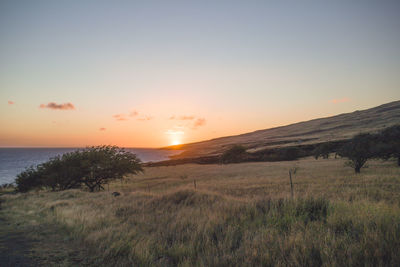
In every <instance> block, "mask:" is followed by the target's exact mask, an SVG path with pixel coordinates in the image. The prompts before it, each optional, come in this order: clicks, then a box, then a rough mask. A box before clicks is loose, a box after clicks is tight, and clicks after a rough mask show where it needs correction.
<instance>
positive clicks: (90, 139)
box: [0, 0, 400, 147]
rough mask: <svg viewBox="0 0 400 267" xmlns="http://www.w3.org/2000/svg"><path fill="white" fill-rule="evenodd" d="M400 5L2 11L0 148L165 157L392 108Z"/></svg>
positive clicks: (397, 91) (130, 5)
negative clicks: (107, 150)
mask: <svg viewBox="0 0 400 267" xmlns="http://www.w3.org/2000/svg"><path fill="white" fill-rule="evenodd" d="M399 14H400V1H379V0H377V1H348V0H347V1H234V0H231V1H94V0H93V1H86V0H82V1H80V0H76V1H56V0H51V1H41V0H36V1H31V0H29V1H15V0H10V1H5V0H0V100H1V101H0V125H1V126H0V146H1V147H10V146H17V147H20V146H28V147H32V146H34V147H37V146H47V147H68V146H73V147H77V146H86V145H100V144H113V145H119V146H124V147H160V146H167V145H170V144H178V143H187V142H194V141H201V140H205V139H210V138H215V137H221V136H226V135H234V134H240V133H245V132H249V131H254V130H259V129H266V128H270V127H274V126H280V125H286V124H290V123H293V122H299V121H304V120H309V119H313V118H318V117H326V116H331V115H336V114H339V113H344V112H351V111H354V110H357V109H358V110H360V109H366V108H371V107H374V106H377V105H380V104H384V103H387V102H390V101H395V100H400V15H399Z"/></svg>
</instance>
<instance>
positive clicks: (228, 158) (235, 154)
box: [221, 145, 247, 164]
mask: <svg viewBox="0 0 400 267" xmlns="http://www.w3.org/2000/svg"><path fill="white" fill-rule="evenodd" d="M246 155H247V153H246V148H245V147H243V146H241V145H234V146H233V147H231V148H230V149H228V150H226V151H225V152H224V153H223V154H222V155H221V162H222V163H223V164H227V163H238V162H243V160H244V159H245V157H246Z"/></svg>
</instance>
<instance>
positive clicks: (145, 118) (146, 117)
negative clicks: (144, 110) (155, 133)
mask: <svg viewBox="0 0 400 267" xmlns="http://www.w3.org/2000/svg"><path fill="white" fill-rule="evenodd" d="M152 119H153V117H151V116H144V117H141V118H138V119H137V120H138V121H150V120H152Z"/></svg>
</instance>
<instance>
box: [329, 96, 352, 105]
mask: <svg viewBox="0 0 400 267" xmlns="http://www.w3.org/2000/svg"><path fill="white" fill-rule="evenodd" d="M349 101H350V99H349V98H347V97H343V98H338V99H332V100H331V101H330V102H331V103H333V104H340V103H345V102H349Z"/></svg>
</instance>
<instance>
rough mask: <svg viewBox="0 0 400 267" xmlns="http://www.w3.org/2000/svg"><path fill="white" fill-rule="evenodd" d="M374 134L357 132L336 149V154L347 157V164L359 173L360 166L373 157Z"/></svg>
mask: <svg viewBox="0 0 400 267" xmlns="http://www.w3.org/2000/svg"><path fill="white" fill-rule="evenodd" d="M375 139H376V138H375V136H373V135H371V134H358V135H356V136H354V137H353V138H352V139H351V140H350V141H349V142H348V143H347V144H344V145H343V146H342V148H341V149H340V150H339V151H338V153H337V154H338V155H339V156H341V157H345V158H348V159H349V162H348V165H349V166H351V167H353V168H354V171H355V172H356V173H360V170H361V168H362V167H363V166H364V164H365V163H366V162H367V160H368V159H370V158H372V157H374V155H375V152H374V144H376V140H375Z"/></svg>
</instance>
